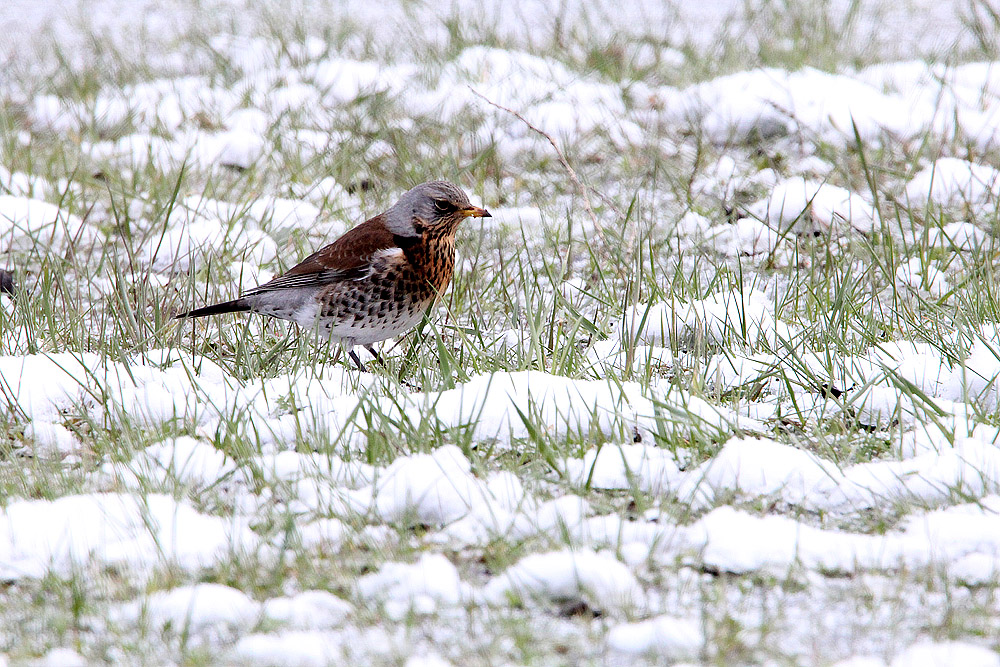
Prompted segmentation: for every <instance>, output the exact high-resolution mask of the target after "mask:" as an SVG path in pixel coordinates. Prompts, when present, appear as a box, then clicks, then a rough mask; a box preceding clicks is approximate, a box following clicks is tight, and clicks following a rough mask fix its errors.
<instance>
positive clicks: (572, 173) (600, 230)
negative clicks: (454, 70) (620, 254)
mask: <svg viewBox="0 0 1000 667" xmlns="http://www.w3.org/2000/svg"><path fill="white" fill-rule="evenodd" d="M469 90H471V91H472V94H473V95H475V96H476V97H479V98H481V99H482V100H483V101H484V102H486V103H487V104H489V105H490V106H493V107H496V108H497V109H500V111H506V112H507V113H509V114H510V115H512V116H514V117H515V118H517V119H518V120H519V121H521V122H522V123H524V124H525V125H527V126H528V129H529V130H531V131H532V132H537V133H538V134H540V135H542V136H543V137H545V138H546V139H547V140H548V142H549V143H550V144H552V148H553V150H555V152H556V157H558V158H559V162H560V164H562V166H563V168H564V169H565V170H566V173H568V174H569V178H570V180H571V181H573V186H574V187H575V188H576V190H577V192H578V193H580V196H581V197H582V198H583V206H584V208H586V209H587V215H589V216H590V221H591V222H592V223H593V224H594V231H595V232H596V233H597V236H598V238H600V239H601V243H605V244H606V243H607V242H606V241H605V239H604V227H602V226H601V223H600V221H598V219H597V214H596V213H594V207H593V206H591V205H590V197H589V196H588V195H587V188H586V187H584V185H583V183H581V182H580V178H579V177H578V176H577V175H576V170H575V169H573V167H572V166H571V165H570V163H569V160H567V159H566V155H565V154H564V153H563V152H562V150H561V149H560V148H559V146H558V145H557V144H556V141H555V139H553V138H552V135H551V134H549V133H548V132H545V131H544V130H540V129H538V128H537V127H535V126H534V125H532V124H531V121H529V120H528V119H527V118H525V117H524V116H522V115H521V114H519V113H518V112H516V111H514V110H513V109H510V108H508V107H505V106H503V105H502V104H497V103H496V102H494V101H493V100H491V99H490V98H488V97H486V96H485V95H483V94H482V93H480V92H479V91H478V90H476V89H475V88H473V87H472V86H469Z"/></svg>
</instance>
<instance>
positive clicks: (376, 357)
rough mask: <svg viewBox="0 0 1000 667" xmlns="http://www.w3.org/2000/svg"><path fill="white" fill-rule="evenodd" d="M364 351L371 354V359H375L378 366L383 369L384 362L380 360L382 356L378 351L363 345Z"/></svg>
mask: <svg viewBox="0 0 1000 667" xmlns="http://www.w3.org/2000/svg"><path fill="white" fill-rule="evenodd" d="M365 349H366V350H368V351H369V352H371V355H372V356H373V357H375V361H377V362H378V365H379V366H381V367H382V368H385V360H384V359H382V355H381V354H379V353H378V350H376V349H375V348H374V347H372V346H371V345H365Z"/></svg>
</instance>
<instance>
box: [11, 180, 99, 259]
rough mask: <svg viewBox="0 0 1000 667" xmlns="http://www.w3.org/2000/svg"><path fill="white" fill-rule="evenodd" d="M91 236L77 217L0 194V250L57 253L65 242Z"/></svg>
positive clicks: (45, 205) (89, 229) (31, 200)
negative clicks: (51, 251)
mask: <svg viewBox="0 0 1000 667" xmlns="http://www.w3.org/2000/svg"><path fill="white" fill-rule="evenodd" d="M93 236H94V234H93V231H92V229H91V228H90V227H87V226H85V225H84V224H83V221H82V220H80V218H78V217H77V216H75V215H73V214H72V213H66V212H64V211H62V210H60V208H59V207H58V206H56V205H55V204H50V203H48V202H45V201H41V200H39V199H32V198H30V197H18V196H14V195H3V194H0V251H2V252H11V251H16V250H33V249H38V250H48V249H51V250H54V251H58V250H61V249H62V247H63V246H64V245H65V244H66V243H67V242H68V241H75V242H78V241H89V240H91V239H92V238H93Z"/></svg>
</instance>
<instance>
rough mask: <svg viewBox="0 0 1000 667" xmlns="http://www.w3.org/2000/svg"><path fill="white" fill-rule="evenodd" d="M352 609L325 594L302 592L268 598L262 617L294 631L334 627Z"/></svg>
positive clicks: (320, 592) (342, 601) (324, 592)
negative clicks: (289, 595)
mask: <svg viewBox="0 0 1000 667" xmlns="http://www.w3.org/2000/svg"><path fill="white" fill-rule="evenodd" d="M353 611H354V609H353V608H352V607H351V605H350V604H349V603H347V602H345V601H344V600H341V599H340V598H338V597H337V596H335V595H333V594H332V593H328V592H327V591H304V592H302V593H299V594H297V595H294V596H292V597H281V598H271V599H270V600H267V601H266V602H265V603H264V609H263V613H264V616H265V618H267V619H268V620H271V621H274V622H276V623H282V624H284V625H287V626H289V627H291V628H294V629H297V630H323V629H327V628H332V627H336V626H338V625H340V624H342V623H343V622H344V620H345V619H346V618H347V617H348V616H350V615H351V613H352V612H353Z"/></svg>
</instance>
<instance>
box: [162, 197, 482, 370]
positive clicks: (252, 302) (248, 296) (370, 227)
mask: <svg viewBox="0 0 1000 667" xmlns="http://www.w3.org/2000/svg"><path fill="white" fill-rule="evenodd" d="M470 217H472V218H489V217H492V216H491V215H490V212H489V211H487V210H486V209H485V208H480V207H478V206H473V205H472V204H471V203H469V197H468V196H467V195H466V194H465V192H463V191H462V189H461V188H459V187H458V186H457V185H455V184H454V183H449V182H448V181H428V182H426V183H421V184H420V185H418V186H416V187H415V188H412V189H411V190H408V191H407V192H405V193H403V195H402V196H400V198H399V200H398V201H397V202H396V203H395V204H393V205H392V206H391V207H390V208H389V210H387V211H386V212H385V213H382V214H380V215H376V216H375V217H373V218H371V219H369V220H366V221H365V222H362V223H361V224H359V225H357V226H356V227H354V228H352V229H350V230H348V231H347V232H346V233H344V234H343V235H342V236H341V237H340V238H338V239H337V240H335V241H334V242H333V243H331V244H329V245H327V246H324V247H323V248H321V249H319V250H317V251H316V252H314V253H313V254H311V255H309V256H308V257H306V258H305V259H304V260H302V261H301V262H300V263H298V264H296V265H295V266H293V267H292V268H291V269H289V270H288V271H286V272H285V273H283V274H282V275H280V276H278V277H276V278H274V279H273V280H270V281H269V282H266V283H264V284H263V285H259V286H258V287H254V288H252V289H250V290H247V291H246V292H244V293H243V294H241V295H240V296H239V298H236V299H233V300H232V301H226V302H223V303H217V304H213V305H209V306H203V307H201V308H195V309H194V310H189V311H187V312H183V313H179V314H177V315H174V319H193V318H197V317H205V316H207V315H220V314H224V313H247V312H249V313H259V314H261V315H267V316H270V317H274V318H278V319H282V320H290V321H292V322H295V323H297V324H298V325H300V326H301V327H304V328H306V329H311V330H313V331H315V332H316V333H317V334H319V335H320V336H322V337H326V338H328V339H329V340H331V341H334V342H339V343H340V344H341V346H342V347H343V348H344V349H345V350H346V351H347V353H348V355H349V356H350V358H351V360H352V361H354V363H355V364H356V365H357V367H358V368H359V369H360V370H362V371H364V370H366V368H365V366H364V364H363V363H362V362H361V360H360V359H359V358H358V355H357V352H355V351H354V349H353V348H354V346H355V345H362V346H364V347H365V348H366V349H367V350H368V351H369V352H371V353H372V356H373V357H375V359H376V360H378V361H380V362H381V357H380V356H379V355H378V353H377V352H376V351H375V350H374V349H373V348H372V345H373V344H374V343H378V342H380V341H383V340H386V339H388V338H394V337H396V336H398V335H400V334H402V333H405V332H406V331H408V330H410V329H412V328H413V327H414V326H416V325H417V323H419V322H420V320H421V318H422V317H423V316H424V313H425V312H426V311H427V310H428V309H429V308H430V307H431V305H433V304H434V302H435V300H436V299H437V298H438V297H439V296H440V295H441V294H442V293H443V292H444V291H445V290H446V289H447V287H448V284H449V283H450V282H451V277H452V274H453V273H454V270H455V233H456V232H457V230H458V227H459V225H460V224H461V222H462V221H463V220H465V219H466V218H470Z"/></svg>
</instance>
